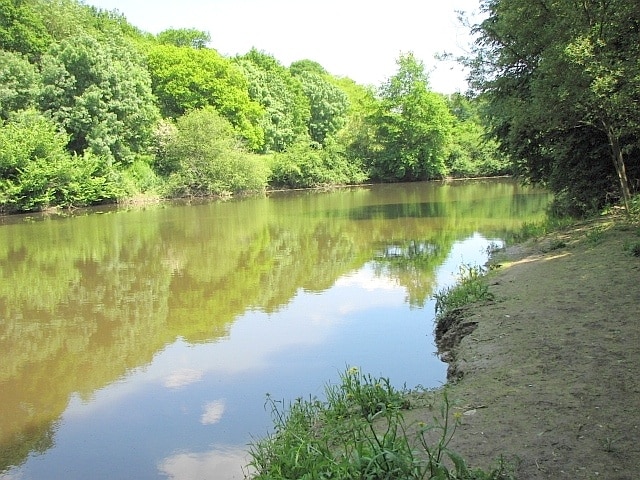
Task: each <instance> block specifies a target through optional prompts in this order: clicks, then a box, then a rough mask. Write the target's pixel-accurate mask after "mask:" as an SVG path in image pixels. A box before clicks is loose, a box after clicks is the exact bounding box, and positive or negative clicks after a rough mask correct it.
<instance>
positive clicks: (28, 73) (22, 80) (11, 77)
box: [0, 50, 40, 120]
mask: <svg viewBox="0 0 640 480" xmlns="http://www.w3.org/2000/svg"><path fill="white" fill-rule="evenodd" d="M39 91H40V75H39V74H38V72H37V70H36V67H35V66H34V65H32V64H31V63H29V61H28V60H27V59H26V57H24V56H22V55H20V54H18V53H12V52H8V51H4V50H0V119H5V120H6V119H7V118H9V115H10V113H11V112H14V111H17V110H23V109H25V108H27V107H30V106H34V105H35V102H36V100H37V96H38V93H39Z"/></svg>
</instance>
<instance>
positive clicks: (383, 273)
mask: <svg viewBox="0 0 640 480" xmlns="http://www.w3.org/2000/svg"><path fill="white" fill-rule="evenodd" d="M547 200H548V197H547V195H546V194H543V193H541V192H535V191H532V190H524V189H522V188H520V187H519V186H518V185H517V184H515V183H513V182H509V181H492V182H473V183H469V184H463V183H457V184H454V185H436V184H413V185H407V186H378V187H370V188H359V189H345V190H341V191H337V192H331V193H326V194H308V193H304V194H294V195H281V196H276V197H273V198H258V199H248V200H243V201H237V202H228V203H208V204H202V205H197V206H174V207H158V208H153V209H149V210H144V211H139V210H138V211H136V210H134V211H121V212H111V213H106V214H103V215H87V216H81V217H76V218H63V219H45V220H42V221H36V222H14V223H11V222H6V223H7V224H6V225H3V226H2V227H0V349H1V350H2V352H3V359H2V362H1V363H0V413H1V415H0V472H2V471H3V470H5V469H7V468H8V467H10V466H16V465H22V464H24V465H23V466H22V467H20V468H13V469H10V470H6V472H5V474H4V476H3V475H2V474H0V477H1V478H7V477H8V476H10V475H11V476H13V475H14V474H20V475H22V476H23V477H24V478H34V479H38V478H87V477H91V478H100V477H103V478H132V477H135V478H157V475H158V472H157V468H156V466H157V465H158V464H159V463H158V462H160V463H161V464H162V465H165V466H167V465H170V466H175V465H187V464H190V460H189V459H193V458H197V459H198V461H197V462H196V464H197V465H202V464H206V463H207V462H209V461H210V460H211V458H212V457H211V455H208V454H206V455H205V454H202V455H205V456H204V457H200V456H199V455H201V454H186V453H185V454H183V453H180V455H182V456H179V457H175V458H174V457H172V458H174V461H172V462H169V463H166V464H165V463H164V460H161V459H167V458H168V456H169V455H176V454H175V453H174V452H176V450H177V449H180V451H182V452H206V451H208V450H207V448H203V445H204V446H209V445H211V443H216V442H218V443H219V444H220V445H231V446H235V445H244V444H245V443H246V442H247V441H248V439H249V437H248V435H249V433H248V432H251V433H253V434H260V433H261V432H263V431H264V430H265V429H266V428H267V426H268V424H269V420H268V418H267V417H265V413H264V411H263V410H262V405H263V402H262V400H263V399H262V396H263V395H264V393H265V392H268V391H269V392H278V393H280V394H281V395H283V396H287V397H290V396H299V395H306V394H308V393H321V385H322V383H323V382H324V381H326V380H327V379H330V378H335V377H336V374H337V372H338V371H339V370H342V369H343V368H344V367H345V365H346V364H347V363H350V364H358V365H361V366H363V367H364V368H366V369H367V370H368V371H371V372H372V373H373V374H384V375H385V376H390V377H392V378H394V377H395V378H398V380H399V382H400V383H401V384H402V383H404V382H406V383H407V384H408V385H411V384H414V385H415V384H417V383H422V384H429V382H432V383H437V382H439V381H442V378H443V372H444V368H442V367H440V366H439V365H438V364H437V360H434V359H433V358H431V357H433V355H432V350H431V348H432V347H431V340H430V339H429V338H428V335H429V334H430V333H431V329H430V327H429V325H428V324H426V322H427V320H426V319H427V317H428V315H430V314H431V313H432V306H431V305H430V303H429V302H430V301H429V298H430V294H431V292H432V290H433V288H434V285H436V284H437V283H438V282H442V280H441V278H442V272H443V270H442V269H443V268H444V267H443V265H448V264H447V262H448V261H449V260H450V261H451V262H453V263H452V264H451V271H457V265H458V264H459V263H460V260H461V258H460V254H459V253H455V254H452V252H457V250H456V249H460V248H463V247H464V245H466V244H465V241H466V240H465V239H471V242H470V244H473V247H472V248H473V249H474V252H473V253H469V254H468V255H467V258H465V259H464V260H465V261H470V260H472V259H471V258H469V256H473V255H475V256H477V255H478V251H479V250H480V248H481V244H482V243H483V242H484V243H485V244H486V242H488V241H490V240H492V239H499V238H500V237H501V235H502V234H503V233H504V232H505V231H506V230H508V229H509V228H515V227H516V226H517V225H519V224H520V223H521V222H522V221H532V220H533V219H535V218H538V217H539V216H540V215H541V213H542V211H543V209H544V206H545V204H546V202H547ZM474 232H480V233H481V234H482V235H481V236H478V235H476V236H475V237H474ZM469 248H471V247H469ZM452 255H453V257H455V258H453V260H451V258H452ZM465 255H466V254H465ZM454 264H455V265H454ZM447 268H449V267H447ZM425 312H427V313H425ZM416 332H420V334H418V335H416ZM408 339H410V341H409V340H408ZM412 342H413V343H412ZM398 345H401V346H403V348H404V349H403V351H402V352H397V351H394V352H388V351H387V350H389V348H393V347H394V346H398ZM396 348H397V347H396ZM404 350H406V351H404ZM408 365H413V366H414V367H413V370H412V369H411V368H409V367H408ZM225 448H227V447H225ZM225 448H222V450H223V451H226V450H225ZM229 448H231V449H232V450H233V449H235V447H229ZM79 452H81V454H79ZM185 455H186V457H185ZM190 455H196V457H192V456H190ZM216 455H218V454H216ZM214 457H215V458H222V457H224V455H222V457H220V455H218V456H217V457H216V456H215V455H214ZM203 458H204V460H203ZM211 461H213V460H211ZM216 461H217V460H216ZM116 463H117V464H118V465H120V466H121V467H118V468H120V469H121V470H119V469H118V468H116V469H115V470H114V466H113V465H114V464H116ZM192 463H193V462H192ZM222 463H225V462H224V461H222ZM166 468H167V469H165V470H162V468H161V470H162V471H164V472H169V471H171V472H173V473H171V474H169V473H166V474H167V475H177V473H175V471H174V470H171V469H170V467H166ZM171 468H173V467H171ZM221 468H222V467H221ZM107 472H109V474H107ZM176 478H180V477H176ZM217 478H233V477H231V476H230V477H217Z"/></svg>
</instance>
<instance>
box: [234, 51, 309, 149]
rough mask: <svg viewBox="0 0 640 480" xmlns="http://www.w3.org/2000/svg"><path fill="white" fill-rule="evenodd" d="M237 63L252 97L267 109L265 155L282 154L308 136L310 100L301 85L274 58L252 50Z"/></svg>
mask: <svg viewBox="0 0 640 480" xmlns="http://www.w3.org/2000/svg"><path fill="white" fill-rule="evenodd" d="M236 62H237V63H238V65H239V66H240V68H242V71H243V72H244V74H245V76H246V77H247V80H248V82H249V87H248V88H249V96H250V97H251V99H252V100H254V101H256V102H258V103H259V104H260V105H262V107H263V108H264V109H265V112H266V114H265V115H264V116H263V117H262V119H261V125H262V128H263V130H264V136H265V141H264V147H263V149H262V151H263V152H264V153H266V152H270V151H274V152H281V151H283V150H285V149H286V148H287V147H288V146H290V145H292V144H293V143H294V142H295V140H296V139H297V138H299V137H301V136H303V135H306V133H307V124H308V122H309V118H310V116H311V111H310V106H309V100H308V99H307V97H306V96H305V94H304V91H303V90H302V84H301V83H300V81H299V80H298V79H297V78H295V77H293V76H292V75H291V73H290V71H289V70H288V69H287V68H286V67H284V66H282V65H281V64H280V63H279V62H278V61H277V60H276V59H275V58H274V57H272V56H271V55H267V54H265V53H262V52H259V51H257V50H256V49H252V50H251V51H249V52H248V53H247V54H245V55H243V56H242V57H238V58H237V59H236Z"/></svg>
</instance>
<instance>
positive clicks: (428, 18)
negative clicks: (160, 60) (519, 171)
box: [84, 0, 479, 93]
mask: <svg viewBox="0 0 640 480" xmlns="http://www.w3.org/2000/svg"><path fill="white" fill-rule="evenodd" d="M84 3H86V4H88V5H94V6H96V7H99V8H103V9H107V10H117V11H119V12H120V13H122V14H123V15H124V16H125V17H126V18H127V20H128V21H129V23H131V24H133V25H134V26H136V27H138V28H140V29H141V30H143V31H145V32H150V33H153V34H156V33H159V32H161V31H163V30H166V29H168V28H195V29H198V30H204V31H206V32H209V34H210V35H211V43H210V45H209V46H210V47H212V48H215V49H216V50H217V51H218V52H219V53H220V54H222V55H225V56H234V55H236V54H244V53H246V52H248V51H249V50H250V49H251V48H252V47H255V48H256V49H257V50H260V51H263V52H265V53H268V54H270V55H273V56H274V57H275V58H276V59H278V60H279V61H280V62H281V63H282V64H283V65H285V66H289V64H290V63H291V62H293V61H296V60H302V59H309V60H314V61H316V62H318V63H320V64H321V65H322V66H323V67H324V68H325V69H326V70H327V71H328V72H329V73H331V74H332V75H335V76H346V77H349V78H351V79H353V80H355V81H356V82H357V83H359V84H362V85H373V86H376V87H377V86H379V85H381V84H382V83H383V82H385V81H386V80H387V79H388V78H389V77H391V76H393V75H394V74H395V73H396V72H397V64H396V60H397V58H398V57H399V56H400V54H402V53H408V52H413V54H414V55H415V56H416V57H417V58H418V59H420V60H422V62H423V63H424V64H425V70H426V71H427V72H428V74H429V80H430V86H431V88H432V89H433V90H434V91H436V92H440V93H453V92H457V91H459V92H464V91H465V90H466V88H467V84H466V82H465V72H464V70H463V69H462V67H461V66H460V65H458V64H456V63H455V62H443V61H438V60H436V59H435V58H434V57H435V55H436V54H438V53H442V52H449V53H453V54H454V55H460V54H464V53H465V52H467V51H468V45H469V41H470V38H469V33H468V29H467V28H466V27H464V26H462V25H461V24H460V22H459V21H458V15H457V13H456V11H458V10H462V11H464V12H467V13H468V14H469V15H470V17H471V18H478V17H474V14H477V11H478V6H479V0H387V1H381V0H322V1H318V0H180V1H175V0H85V1H84Z"/></svg>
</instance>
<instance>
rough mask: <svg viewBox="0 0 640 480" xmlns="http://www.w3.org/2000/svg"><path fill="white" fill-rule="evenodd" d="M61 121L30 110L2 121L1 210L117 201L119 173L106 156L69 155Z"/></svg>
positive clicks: (120, 191)
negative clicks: (55, 121)
mask: <svg viewBox="0 0 640 480" xmlns="http://www.w3.org/2000/svg"><path fill="white" fill-rule="evenodd" d="M66 144H67V138H66V136H65V135H62V134H60V133H59V132H58V131H57V130H56V126H55V124H54V123H53V122H52V121H50V120H48V119H46V118H45V117H43V116H42V115H41V114H39V113H37V112H35V111H33V110H30V111H26V112H22V113H19V114H15V115H14V118H12V120H11V121H8V122H6V123H4V124H2V125H1V126H0V210H2V211H5V212H14V211H33V210H42V209H45V208H48V207H74V206H85V205H90V204H93V203H98V202H101V201H106V200H116V199H117V198H118V197H119V196H121V195H123V194H124V190H123V188H122V186H121V183H120V179H119V175H118V174H117V173H116V172H115V171H114V170H113V169H112V168H111V166H110V164H109V163H108V162H106V161H105V160H104V159H103V158H101V157H98V156H96V155H93V154H91V153H89V152H85V154H84V155H75V154H69V153H68V152H67V151H66V149H65V147H66Z"/></svg>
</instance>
